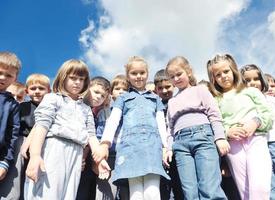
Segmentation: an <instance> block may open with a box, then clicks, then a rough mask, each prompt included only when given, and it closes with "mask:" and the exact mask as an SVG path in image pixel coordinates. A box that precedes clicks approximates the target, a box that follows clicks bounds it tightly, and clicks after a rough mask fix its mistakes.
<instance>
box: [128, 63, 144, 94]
mask: <svg viewBox="0 0 275 200" xmlns="http://www.w3.org/2000/svg"><path fill="white" fill-rule="evenodd" d="M127 78H128V80H129V82H130V84H131V85H132V86H133V87H134V88H135V89H137V90H139V91H142V90H145V85H146V82H147V79H148V72H147V68H146V66H145V65H144V63H142V62H134V63H133V64H132V66H131V68H130V70H129V71H128V74H127Z"/></svg>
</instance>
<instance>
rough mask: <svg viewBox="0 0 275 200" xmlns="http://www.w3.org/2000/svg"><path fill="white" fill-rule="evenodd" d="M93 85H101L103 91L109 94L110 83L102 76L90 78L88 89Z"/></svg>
mask: <svg viewBox="0 0 275 200" xmlns="http://www.w3.org/2000/svg"><path fill="white" fill-rule="evenodd" d="M94 85H101V86H102V87H103V88H104V90H106V91H107V92H108V93H109V92H110V88H111V83H110V81H109V80H108V79H106V78H104V77H103V76H95V77H94V78H92V79H91V81H90V87H91V86H94Z"/></svg>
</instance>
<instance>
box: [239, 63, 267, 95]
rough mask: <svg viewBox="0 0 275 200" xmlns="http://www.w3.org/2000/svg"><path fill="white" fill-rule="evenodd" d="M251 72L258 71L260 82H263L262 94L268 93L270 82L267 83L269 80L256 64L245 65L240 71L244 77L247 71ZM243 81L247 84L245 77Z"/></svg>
mask: <svg viewBox="0 0 275 200" xmlns="http://www.w3.org/2000/svg"><path fill="white" fill-rule="evenodd" d="M250 70H257V71H258V76H259V79H260V82H261V85H262V92H263V93H264V92H267V91H268V87H269V85H268V82H267V80H266V78H265V76H264V73H263V72H262V70H261V69H260V68H259V67H258V66H257V65H254V64H249V65H245V66H243V67H242V68H241V69H240V72H241V74H242V76H244V73H245V72H246V71H250ZM243 80H244V82H245V83H247V82H246V80H245V79H244V77H243Z"/></svg>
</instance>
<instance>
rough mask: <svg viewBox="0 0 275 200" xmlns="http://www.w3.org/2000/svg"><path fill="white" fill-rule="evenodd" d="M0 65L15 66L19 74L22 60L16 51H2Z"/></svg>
mask: <svg viewBox="0 0 275 200" xmlns="http://www.w3.org/2000/svg"><path fill="white" fill-rule="evenodd" d="M0 66H4V67H7V68H10V67H11V68H14V69H16V70H17V74H18V73H19V71H20V69H21V61H20V60H19V58H18V57H17V56H16V55H15V54H14V53H11V52H0Z"/></svg>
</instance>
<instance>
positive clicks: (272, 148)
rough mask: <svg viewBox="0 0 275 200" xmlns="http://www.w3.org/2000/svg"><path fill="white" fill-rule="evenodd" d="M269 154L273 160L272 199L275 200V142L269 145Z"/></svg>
mask: <svg viewBox="0 0 275 200" xmlns="http://www.w3.org/2000/svg"><path fill="white" fill-rule="evenodd" d="M268 148H269V153H270V156H271V160H272V178H271V191H270V199H271V200H275V142H269V143H268Z"/></svg>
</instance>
